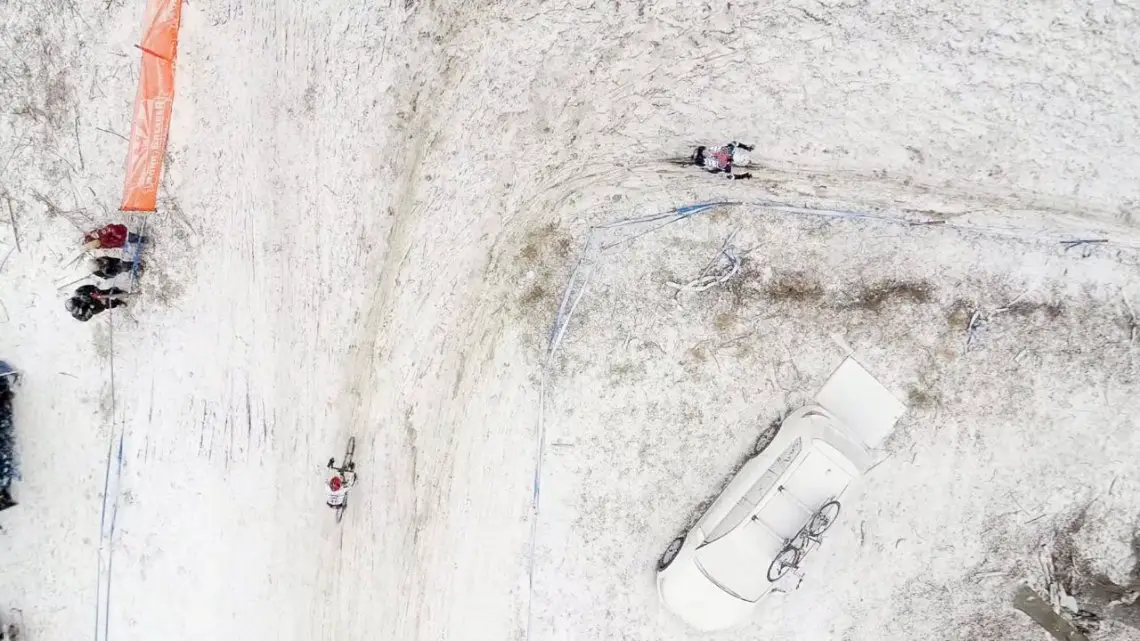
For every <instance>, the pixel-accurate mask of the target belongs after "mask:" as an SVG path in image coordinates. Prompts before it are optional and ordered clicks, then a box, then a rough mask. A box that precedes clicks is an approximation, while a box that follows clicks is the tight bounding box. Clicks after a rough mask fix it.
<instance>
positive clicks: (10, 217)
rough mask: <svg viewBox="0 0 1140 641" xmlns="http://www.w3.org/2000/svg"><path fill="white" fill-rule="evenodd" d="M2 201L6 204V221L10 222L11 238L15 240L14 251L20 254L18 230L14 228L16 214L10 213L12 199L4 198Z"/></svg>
mask: <svg viewBox="0 0 1140 641" xmlns="http://www.w3.org/2000/svg"><path fill="white" fill-rule="evenodd" d="M4 200H5V201H6V202H7V203H8V220H10V221H12V238H14V239H15V240H16V251H18V252H20V253H21V254H22V253H24V250H22V249H20V229H19V228H18V227H16V214H15V212H13V211H12V199H11V198H5V199H4Z"/></svg>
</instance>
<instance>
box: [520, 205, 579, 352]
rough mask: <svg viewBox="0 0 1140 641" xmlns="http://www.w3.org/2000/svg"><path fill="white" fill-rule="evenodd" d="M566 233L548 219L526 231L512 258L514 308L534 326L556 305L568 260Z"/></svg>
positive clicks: (542, 322) (544, 320)
mask: <svg viewBox="0 0 1140 641" xmlns="http://www.w3.org/2000/svg"><path fill="white" fill-rule="evenodd" d="M571 249H572V243H571V239H570V234H569V233H567V232H566V231H564V230H562V229H559V228H558V226H557V225H556V224H555V223H548V224H546V225H543V226H541V227H538V228H537V229H532V230H530V231H528V232H527V233H526V235H525V236H524V237H523V239H522V246H521V247H520V248H519V250H518V253H517V254H516V255H515V257H514V260H513V266H514V269H513V270H512V271H513V272H514V273H513V275H512V280H513V282H514V283H517V284H516V285H514V288H515V290H516V292H517V293H516V294H515V300H514V305H512V308H513V309H514V311H515V312H516V313H517V314H518V315H519V316H521V317H522V318H524V319H526V322H527V324H528V325H530V326H531V327H532V328H534V329H535V330H537V329H539V328H541V327H545V326H546V325H547V324H548V323H550V322H551V320H552V319H553V318H554V314H555V312H556V311H557V309H558V296H559V294H560V293H561V291H562V287H563V286H564V284H565V281H566V271H567V270H568V268H569V264H570V261H571Z"/></svg>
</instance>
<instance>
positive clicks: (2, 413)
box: [0, 361, 18, 512]
mask: <svg viewBox="0 0 1140 641" xmlns="http://www.w3.org/2000/svg"><path fill="white" fill-rule="evenodd" d="M17 376H18V374H17V373H16V371H15V370H13V369H12V367H11V366H10V365H8V364H7V363H5V362H4V361H0V512H2V511H4V510H6V509H8V508H10V507H15V505H16V501H15V500H14V499H13V498H12V493H11V490H10V488H11V486H12V481H13V480H15V477H16V453H15V449H16V433H15V430H14V429H13V427H12V396H13V393H12V386H13V385H15V383H16V378H17Z"/></svg>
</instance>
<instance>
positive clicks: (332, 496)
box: [325, 477, 348, 507]
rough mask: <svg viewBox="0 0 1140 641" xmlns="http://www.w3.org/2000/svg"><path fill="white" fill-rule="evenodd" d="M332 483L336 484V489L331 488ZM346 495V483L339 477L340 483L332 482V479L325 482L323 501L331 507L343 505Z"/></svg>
mask: <svg viewBox="0 0 1140 641" xmlns="http://www.w3.org/2000/svg"><path fill="white" fill-rule="evenodd" d="M334 478H335V477H334ZM333 485H338V486H339V487H338V488H337V489H335V490H334V489H332V488H333ZM347 497H348V483H345V482H344V479H341V482H340V483H335V484H334V483H333V482H332V479H330V480H329V482H328V483H326V484H325V503H327V504H328V505H331V506H333V507H337V506H340V505H344V501H345V499H346V498H347Z"/></svg>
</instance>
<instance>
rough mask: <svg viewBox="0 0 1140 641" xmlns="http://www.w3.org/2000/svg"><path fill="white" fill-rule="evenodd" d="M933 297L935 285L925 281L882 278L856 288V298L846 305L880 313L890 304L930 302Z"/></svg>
mask: <svg viewBox="0 0 1140 641" xmlns="http://www.w3.org/2000/svg"><path fill="white" fill-rule="evenodd" d="M933 298H934V287H933V286H931V285H930V283H927V282H925V281H901V280H882V281H878V282H876V283H872V284H871V285H868V286H866V287H863V288H861V289H858V290H856V292H855V297H854V300H852V301H851V302H850V303H848V304H847V305H845V306H844V307H848V308H855V309H863V310H866V311H869V312H873V313H876V314H878V313H880V312H882V311H883V308H885V307H887V306H888V305H893V304H897V303H901V302H909V303H916V304H922V303H929V302H930V301H931V300H932V299H933Z"/></svg>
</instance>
